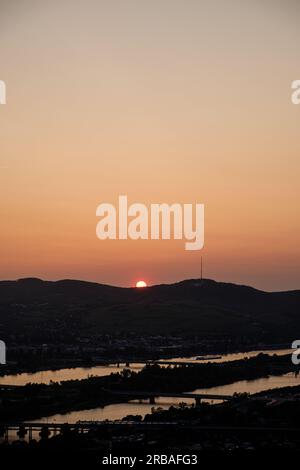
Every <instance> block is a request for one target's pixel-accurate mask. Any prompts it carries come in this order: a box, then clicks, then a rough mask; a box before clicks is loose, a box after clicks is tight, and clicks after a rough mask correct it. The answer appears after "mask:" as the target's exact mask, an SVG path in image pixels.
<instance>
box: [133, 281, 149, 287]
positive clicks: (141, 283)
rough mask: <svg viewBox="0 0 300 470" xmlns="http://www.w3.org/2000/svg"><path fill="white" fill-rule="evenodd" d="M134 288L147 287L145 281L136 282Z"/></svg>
mask: <svg viewBox="0 0 300 470" xmlns="http://www.w3.org/2000/svg"><path fill="white" fill-rule="evenodd" d="M135 287H147V284H146V282H145V281H138V282H137V283H136V285H135Z"/></svg>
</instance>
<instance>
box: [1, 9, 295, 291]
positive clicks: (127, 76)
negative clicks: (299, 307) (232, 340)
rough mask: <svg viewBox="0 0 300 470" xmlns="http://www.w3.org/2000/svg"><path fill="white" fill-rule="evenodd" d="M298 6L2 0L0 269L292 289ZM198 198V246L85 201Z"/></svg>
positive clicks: (10, 273) (119, 281)
mask: <svg viewBox="0 0 300 470" xmlns="http://www.w3.org/2000/svg"><path fill="white" fill-rule="evenodd" d="M299 21H300V4H299V2H298V1H296V0H287V1H278V0H251V1H250V0H249V1H246V0H245V1H243V2H241V1H240V0H227V1H221V0H210V1H201V0H197V1H196V0H186V1H183V0H180V1H179V0H151V1H148V0H110V1H104V0H60V1H53V0H52V1H50V0H43V1H38V0H26V2H24V1H20V0H0V79H1V80H4V81H5V82H6V86H7V104H6V105H1V106H0V191H1V199H0V216H1V232H0V278H1V279H16V278H20V277H27V276H34V277H42V278H44V279H60V278H78V279H86V280H92V281H97V282H102V283H109V284H115V285H122V286H130V285H133V284H135V281H136V280H137V279H144V280H146V281H147V282H148V283H150V284H157V283H161V282H173V281H177V280H181V279H183V278H192V277H199V276H200V258H201V256H203V264H204V276H205V277H210V278H214V279H217V280H224V281H232V282H238V283H245V284H249V285H252V286H255V287H258V288H263V289H266V290H285V289H296V288H300V247H299V239H300V217H299V216H300V185H299V181H300V106H295V105H292V104H291V82H292V81H293V80H295V79H300V53H299V44H300V28H299ZM120 194H126V195H127V196H128V201H129V203H132V202H141V203H144V204H146V205H150V204H151V203H159V202H166V203H173V202H178V203H181V204H183V203H196V202H199V203H204V204H205V211H206V216H205V247H204V249H203V250H202V251H191V252H188V251H185V250H184V242H183V241H146V240H144V241H141V240H139V241H126V240H125V241H100V240H99V239H97V238H96V234H95V229H96V224H97V218H96V215H95V213H96V207H97V206H98V204H100V203H101V202H111V203H115V204H116V203H117V199H118V196H119V195H120Z"/></svg>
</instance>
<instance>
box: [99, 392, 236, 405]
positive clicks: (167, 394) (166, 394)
mask: <svg viewBox="0 0 300 470" xmlns="http://www.w3.org/2000/svg"><path fill="white" fill-rule="evenodd" d="M105 391H107V392H109V393H111V394H112V395H118V396H124V397H127V398H128V397H133V398H140V399H142V398H144V399H145V398H149V402H150V403H151V404H154V403H155V398H158V397H169V398H192V399H194V400H195V402H196V405H200V403H201V400H205V399H206V400H222V401H228V400H232V398H233V397H232V395H217V394H210V393H189V392H150V391H144V390H143V391H134V390H132V391H130V390H105Z"/></svg>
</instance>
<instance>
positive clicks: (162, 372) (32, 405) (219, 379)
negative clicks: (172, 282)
mask: <svg viewBox="0 0 300 470" xmlns="http://www.w3.org/2000/svg"><path fill="white" fill-rule="evenodd" d="M292 371H294V372H296V371H297V369H296V368H295V366H294V365H293V364H292V362H291V360H290V356H289V355H287V356H268V355H263V354H261V355H259V356H257V357H254V358H251V359H243V360H240V361H233V362H227V363H221V364H219V363H207V364H197V365H189V366H184V365H183V366H178V365H177V366H175V367H160V366H159V365H153V366H148V367H145V368H144V369H142V370H141V371H139V372H134V371H130V370H125V371H120V372H119V373H114V374H111V375H110V376H105V377H90V378H89V379H85V380H72V381H66V382H62V383H60V384H59V383H51V384H49V385H45V384H40V385H39V384H30V385H26V386H20V387H13V388H5V387H2V388H1V392H0V393H1V397H0V398H1V399H2V400H1V404H0V413H1V418H2V420H18V421H19V420H28V419H37V418H40V417H43V416H51V415H54V414H57V413H66V412H69V411H72V410H80V409H89V408H95V407H99V406H101V407H103V406H106V405H109V404H112V403H120V402H125V403H126V402H128V401H130V400H133V399H134V398H138V397H139V398H140V392H141V391H147V390H148V391H150V392H155V393H157V396H159V393H160V392H161V393H167V392H188V391H192V390H195V389H197V388H204V387H214V386H218V385H219V386H220V385H224V384H230V383H233V382H236V381H238V380H251V379H255V378H260V377H268V376H269V375H278V376H280V375H282V374H284V373H287V372H292ZM124 390H126V391H128V395H124V396H122V397H121V398H120V397H118V396H117V395H114V392H118V391H124ZM135 392H136V393H137V395H135ZM146 397H147V393H145V398H146Z"/></svg>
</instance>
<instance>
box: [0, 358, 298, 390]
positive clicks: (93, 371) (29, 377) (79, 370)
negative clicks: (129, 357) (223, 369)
mask: <svg viewBox="0 0 300 470" xmlns="http://www.w3.org/2000/svg"><path fill="white" fill-rule="evenodd" d="M291 352H292V350H291V349H276V350H258V351H248V352H243V353H240V352H239V353H232V354H224V355H222V356H221V357H220V358H218V359H213V358H212V356H203V357H205V359H203V358H201V359H197V357H199V356H192V357H179V358H178V357H175V358H171V359H167V360H168V361H170V362H186V361H190V362H195V363H201V364H204V363H207V362H228V361H237V360H240V359H244V358H246V357H254V356H256V355H257V354H259V353H265V354H277V355H281V356H282V355H284V354H291ZM162 360H163V359H162ZM130 366H131V367H130V368H131V369H133V370H136V371H138V370H141V369H142V367H143V366H142V365H141V364H134V363H133V364H130ZM121 370H122V367H120V368H119V367H117V366H116V365H109V366H107V365H106V366H94V367H74V368H70V369H59V370H43V371H39V372H33V373H29V372H24V373H22V374H11V375H4V376H2V377H0V385H1V384H2V385H25V384H27V383H45V384H48V383H50V381H53V382H63V381H65V380H81V379H87V378H88V377H89V376H91V375H94V376H98V377H103V376H105V375H110V374H111V373H113V372H120V371H121Z"/></svg>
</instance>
